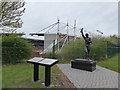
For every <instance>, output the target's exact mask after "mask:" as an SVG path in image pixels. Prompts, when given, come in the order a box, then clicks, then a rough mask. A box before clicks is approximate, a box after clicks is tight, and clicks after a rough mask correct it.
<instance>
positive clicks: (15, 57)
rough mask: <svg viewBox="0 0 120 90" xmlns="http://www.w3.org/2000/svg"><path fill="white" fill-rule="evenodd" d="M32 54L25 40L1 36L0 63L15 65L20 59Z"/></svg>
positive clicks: (13, 36)
mask: <svg viewBox="0 0 120 90" xmlns="http://www.w3.org/2000/svg"><path fill="white" fill-rule="evenodd" d="M32 52H33V46H32V44H31V43H29V42H28V41H27V40H25V39H23V38H21V37H19V36H15V35H9V36H2V62H3V63H16V62H20V61H21V60H22V59H25V58H27V57H30V56H31V55H32Z"/></svg>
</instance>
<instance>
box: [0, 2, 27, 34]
mask: <svg viewBox="0 0 120 90" xmlns="http://www.w3.org/2000/svg"><path fill="white" fill-rule="evenodd" d="M24 5H25V2H24V1H23V0H17V1H14V2H13V0H7V1H4V0H0V30H2V31H5V32H12V33H13V32H15V31H16V29H17V28H21V27H22V24H23V22H22V20H21V16H22V15H23V13H24V12H25V8H24Z"/></svg>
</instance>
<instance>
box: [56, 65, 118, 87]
mask: <svg viewBox="0 0 120 90" xmlns="http://www.w3.org/2000/svg"><path fill="white" fill-rule="evenodd" d="M57 66H58V67H59V68H60V69H61V71H62V72H63V73H64V74H65V75H66V76H67V77H68V79H69V80H70V81H71V82H72V83H73V84H74V85H75V87H76V88H118V73H117V72H114V71H111V70H108V69H105V68H102V67H99V66H96V70H95V71H93V72H89V71H84V70H80V69H74V68H71V65H70V64H57Z"/></svg>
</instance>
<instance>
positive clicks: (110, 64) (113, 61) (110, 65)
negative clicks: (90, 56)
mask: <svg viewBox="0 0 120 90" xmlns="http://www.w3.org/2000/svg"><path fill="white" fill-rule="evenodd" d="M97 65H99V66H101V67H105V68H107V69H110V70H113V71H116V72H119V73H120V69H118V55H116V56H114V57H112V58H109V59H106V60H103V61H99V62H97Z"/></svg>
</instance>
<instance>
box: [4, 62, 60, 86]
mask: <svg viewBox="0 0 120 90" xmlns="http://www.w3.org/2000/svg"><path fill="white" fill-rule="evenodd" d="M44 69H45V68H44V67H43V66H39V70H40V71H39V78H40V82H33V81H32V79H33V65H32V64H17V65H4V66H3V67H2V70H3V73H2V88H45V87H44V86H42V85H41V83H43V82H44V81H45V70H44ZM51 71H52V72H51V78H52V79H51V83H52V84H54V83H55V78H54V75H55V74H60V73H61V71H60V70H59V68H58V67H57V66H53V67H52V68H51Z"/></svg>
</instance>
